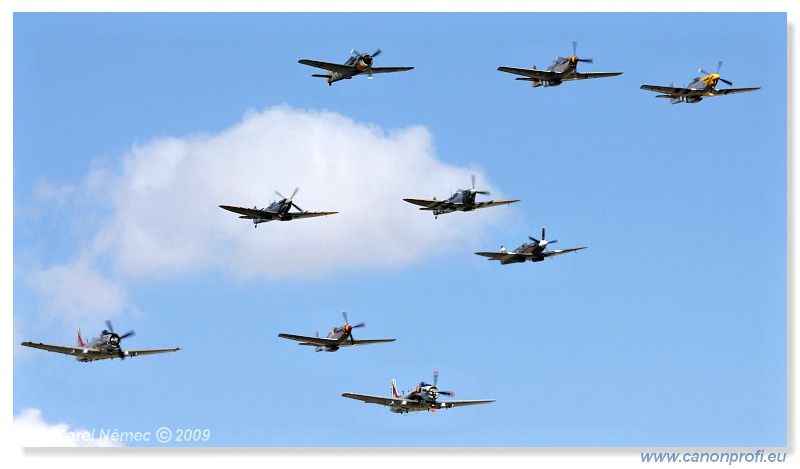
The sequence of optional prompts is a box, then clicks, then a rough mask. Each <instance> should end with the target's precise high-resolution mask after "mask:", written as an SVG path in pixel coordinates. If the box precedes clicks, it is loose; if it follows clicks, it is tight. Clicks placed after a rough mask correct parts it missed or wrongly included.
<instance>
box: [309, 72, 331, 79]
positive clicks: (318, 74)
mask: <svg viewBox="0 0 800 469" xmlns="http://www.w3.org/2000/svg"><path fill="white" fill-rule="evenodd" d="M311 76H312V77H317V78H328V77H329V76H330V75H323V74H320V73H315V74H313V75H311Z"/></svg>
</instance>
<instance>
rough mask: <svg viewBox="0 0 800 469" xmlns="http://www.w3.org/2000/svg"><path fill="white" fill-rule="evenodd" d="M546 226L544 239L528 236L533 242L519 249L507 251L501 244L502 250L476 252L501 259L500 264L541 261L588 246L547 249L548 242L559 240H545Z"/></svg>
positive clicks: (493, 259)
mask: <svg viewBox="0 0 800 469" xmlns="http://www.w3.org/2000/svg"><path fill="white" fill-rule="evenodd" d="M544 231H545V228H544V227H542V239H536V238H534V237H532V236H528V239H530V240H531V241H532V242H531V243H526V244H523V245H522V246H520V247H518V248H517V249H515V250H513V251H511V252H507V251H506V248H505V247H504V246H500V252H476V253H475V254H477V255H479V256H484V257H488V258H489V260H490V261H500V264H502V265H505V264H514V263H517V262H525V261H532V262H541V261H543V260H545V259H546V258H548V257H552V256H558V255H560V254H566V253H568V252H575V251H580V250H581V249H586V247H585V246H584V247H580V248H571V249H557V250H555V251H545V249H546V248H547V245H548V244H554V243H557V242H558V240H557V239H555V240H553V241H547V240H545V236H544Z"/></svg>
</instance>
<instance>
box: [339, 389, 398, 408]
mask: <svg viewBox="0 0 800 469" xmlns="http://www.w3.org/2000/svg"><path fill="white" fill-rule="evenodd" d="M342 397H349V398H350V399H356V400H358V401H363V402H365V403H367V404H380V405H385V406H390V407H391V406H394V405H397V406H400V403H401V402H403V399H402V398H397V397H382V396H368V395H366V394H353V393H351V392H346V393H344V394H342Z"/></svg>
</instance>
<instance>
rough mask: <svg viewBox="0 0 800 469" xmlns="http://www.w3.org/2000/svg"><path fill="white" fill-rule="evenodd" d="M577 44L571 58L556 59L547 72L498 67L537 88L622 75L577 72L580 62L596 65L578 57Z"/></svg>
mask: <svg viewBox="0 0 800 469" xmlns="http://www.w3.org/2000/svg"><path fill="white" fill-rule="evenodd" d="M576 49H577V42H575V41H572V55H570V56H569V57H561V56H558V57H556V59H555V60H553V62H552V63H551V64H550V65H549V66H548V67H547V69H546V70H538V69H537V68H536V65H534V66H533V68H530V69H528V68H515V67H498V68H497V70H499V71H501V72H506V73H513V74H514V75H522V77H523V78H517V80H523V81H530V82H531V85H532V86H533V87H534V88H536V87H537V86H544V87H548V86H558V85H560V84H561V83H562V82H564V81H574V80H587V79H589V78H603V77H614V76H617V75H622V72H585V73H580V72H578V70H577V67H578V62H586V63H594V60H593V59H582V58H579V57H578V56H577V52H576Z"/></svg>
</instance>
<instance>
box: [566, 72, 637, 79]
mask: <svg viewBox="0 0 800 469" xmlns="http://www.w3.org/2000/svg"><path fill="white" fill-rule="evenodd" d="M617 75H622V72H585V73H581V72H578V73H575V74H574V75H572V76H568V77H566V78H563V80H564V81H567V80H587V79H589V78H604V77H615V76H617Z"/></svg>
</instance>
